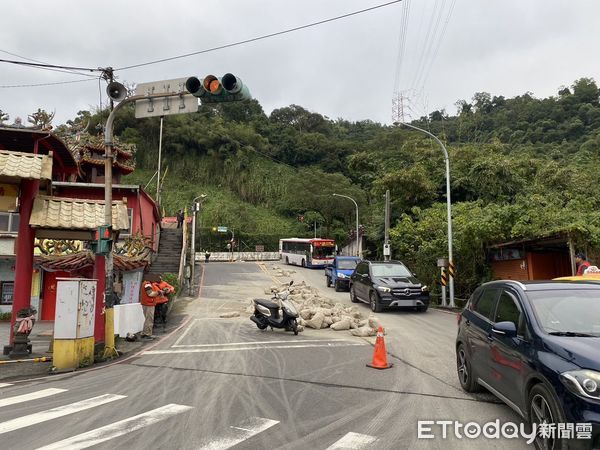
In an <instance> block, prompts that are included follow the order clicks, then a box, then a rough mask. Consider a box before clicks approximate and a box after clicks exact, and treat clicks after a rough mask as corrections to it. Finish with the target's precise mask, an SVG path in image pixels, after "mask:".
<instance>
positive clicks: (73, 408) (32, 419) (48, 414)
mask: <svg viewBox="0 0 600 450" xmlns="http://www.w3.org/2000/svg"><path fill="white" fill-rule="evenodd" d="M126 397H127V396H126V395H115V394H104V395H99V396H98V397H92V398H88V399H86V400H82V401H79V402H75V403H71V404H69V405H65V406H59V407H57V408H52V409H48V410H46V411H41V412H38V413H34V414H29V415H27V416H23V417H17V418H16V419H12V420H7V421H6V422H2V423H0V434H3V433H8V432H9V431H14V430H18V429H20V428H25V427H28V426H31V425H35V424H38V423H41V422H46V421H48V420H52V419H56V418H58V417H63V416H67V415H69V414H73V413H76V412H79V411H84V410H86V409H90V408H93V407H95V406H100V405H104V404H105V403H110V402H114V401H115V400H120V399H122V398H126Z"/></svg>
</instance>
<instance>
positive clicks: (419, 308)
mask: <svg viewBox="0 0 600 450" xmlns="http://www.w3.org/2000/svg"><path fill="white" fill-rule="evenodd" d="M427 308H429V305H421V306H417V311H419V312H422V313H424V312H426V311H427Z"/></svg>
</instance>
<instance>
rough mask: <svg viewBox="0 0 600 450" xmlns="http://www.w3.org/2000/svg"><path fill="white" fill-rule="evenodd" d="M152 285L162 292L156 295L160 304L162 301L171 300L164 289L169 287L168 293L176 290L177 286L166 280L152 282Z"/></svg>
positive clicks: (157, 302)
mask: <svg viewBox="0 0 600 450" xmlns="http://www.w3.org/2000/svg"><path fill="white" fill-rule="evenodd" d="M152 287H153V288H154V289H155V290H156V291H158V292H159V293H160V295H159V296H158V297H156V304H157V305H160V304H162V303H167V302H168V301H169V297H168V295H165V293H164V291H163V290H164V289H167V294H171V293H172V292H175V288H174V287H173V286H171V285H170V284H169V283H167V282H166V281H164V280H163V281H161V282H159V283H152Z"/></svg>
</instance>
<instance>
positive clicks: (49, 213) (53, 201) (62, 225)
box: [29, 196, 129, 230]
mask: <svg viewBox="0 0 600 450" xmlns="http://www.w3.org/2000/svg"><path fill="white" fill-rule="evenodd" d="M112 220H113V229H115V230H129V217H128V215H127V205H126V204H125V203H124V202H123V201H121V200H119V201H113V206H112ZM104 223H105V222H104V201H96V200H82V199H76V198H60V197H48V196H38V197H37V198H36V199H35V201H34V202H33V210H32V212H31V218H30V219H29V225H31V226H32V227H34V228H52V229H66V230H95V229H96V228H98V227H99V226H100V225H104Z"/></svg>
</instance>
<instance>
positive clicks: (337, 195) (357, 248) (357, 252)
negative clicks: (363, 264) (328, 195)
mask: <svg viewBox="0 0 600 450" xmlns="http://www.w3.org/2000/svg"><path fill="white" fill-rule="evenodd" d="M333 196H334V197H344V198H347V199H348V200H352V203H354V206H356V256H358V257H360V250H359V237H358V203H356V200H354V199H353V198H352V197H348V196H347V195H342V194H333Z"/></svg>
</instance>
